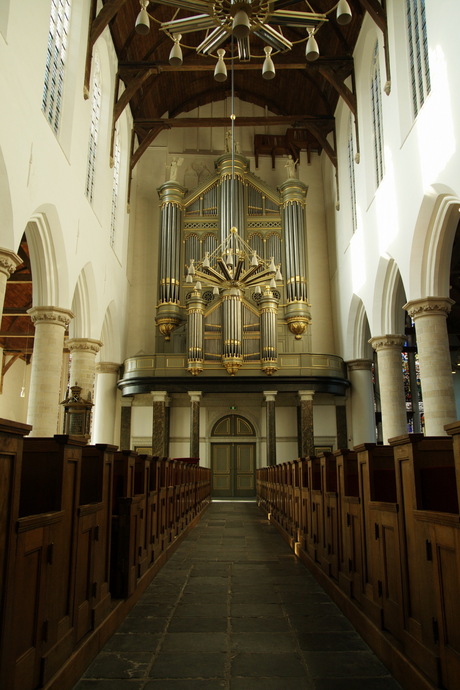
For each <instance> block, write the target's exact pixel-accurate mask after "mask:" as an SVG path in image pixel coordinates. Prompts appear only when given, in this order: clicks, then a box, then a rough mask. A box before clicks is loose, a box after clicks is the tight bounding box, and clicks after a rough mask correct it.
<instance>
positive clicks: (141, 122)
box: [134, 115, 335, 162]
mask: <svg viewBox="0 0 460 690" xmlns="http://www.w3.org/2000/svg"><path fill="white" fill-rule="evenodd" d="M233 122H234V124H235V127H261V126H264V125H266V126H276V125H286V124H289V125H293V124H296V126H298V127H304V126H306V123H308V122H313V123H314V122H318V123H322V124H324V123H327V122H330V124H331V129H332V128H333V126H334V122H335V120H334V118H333V117H328V116H324V117H316V116H308V115H269V116H268V117H264V116H263V115H262V116H260V117H245V116H243V117H237V118H236V119H235V120H234V121H233ZM229 123H230V117H177V118H164V119H158V120H149V119H147V118H136V120H134V127H136V125H138V126H139V127H142V128H144V129H152V128H157V130H158V131H157V134H159V132H160V131H161V130H162V129H166V128H167V129H172V128H174V127H228V126H229ZM136 162H137V161H136Z"/></svg>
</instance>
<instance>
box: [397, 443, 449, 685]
mask: <svg viewBox="0 0 460 690" xmlns="http://www.w3.org/2000/svg"><path fill="white" fill-rule="evenodd" d="M389 442H390V445H391V446H392V447H393V451H394V455H395V468H396V488H397V499H398V503H399V505H400V507H401V510H400V512H399V530H400V543H401V572H402V586H403V595H404V630H403V644H404V649H405V652H406V654H407V655H408V656H409V657H410V658H411V659H413V661H414V662H415V663H416V664H417V666H419V668H421V669H422V670H423V671H424V673H426V675H427V676H428V677H429V678H430V679H431V680H432V681H433V682H434V683H437V684H439V685H441V684H443V685H444V687H446V688H448V689H449V690H451V688H452V690H453V688H454V687H458V685H457V686H454V685H452V684H451V683H450V681H449V676H451V675H452V672H451V671H448V670H446V669H444V675H445V676H446V677H443V672H442V669H441V661H440V656H439V654H440V650H441V647H440V639H441V634H442V635H443V636H445V635H446V631H447V630H450V631H451V635H450V642H449V645H450V643H451V642H453V643H454V644H453V647H454V649H455V646H456V651H455V653H452V655H451V660H452V659H454V657H457V659H458V656H459V655H458V651H459V650H460V639H459V633H458V620H459V618H458V617H457V616H460V605H459V603H458V602H459V598H458V584H459V580H458V564H459V559H460V548H459V508H458V496H457V480H456V472H455V460H454V454H453V444H452V439H451V438H450V437H446V436H439V437H424V436H423V434H407V435H404V436H399V437H397V438H393V439H390V441H389ZM441 629H443V633H440V630H441ZM447 667H450V669H451V670H452V668H453V667H455V662H453V663H452V664H450V663H448V662H447ZM457 680H458V675H457Z"/></svg>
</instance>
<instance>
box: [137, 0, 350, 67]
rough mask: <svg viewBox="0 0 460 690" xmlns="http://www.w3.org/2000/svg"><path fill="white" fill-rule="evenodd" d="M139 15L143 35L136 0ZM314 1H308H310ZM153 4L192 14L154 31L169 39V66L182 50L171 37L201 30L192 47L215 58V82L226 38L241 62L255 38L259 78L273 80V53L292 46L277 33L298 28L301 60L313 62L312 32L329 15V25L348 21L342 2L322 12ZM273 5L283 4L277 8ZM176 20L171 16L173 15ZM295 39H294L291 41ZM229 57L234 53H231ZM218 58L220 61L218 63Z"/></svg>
mask: <svg viewBox="0 0 460 690" xmlns="http://www.w3.org/2000/svg"><path fill="white" fill-rule="evenodd" d="M139 2H140V5H141V11H140V12H139V15H138V17H137V19H136V27H135V28H136V31H137V32H138V33H140V34H146V33H148V31H149V27H150V19H149V15H148V13H147V7H148V5H149V1H148V0H139ZM313 2H314V0H313ZM157 3H158V4H159V5H165V6H167V7H173V8H176V9H184V10H187V11H189V12H191V13H195V14H194V15H193V16H189V17H179V18H174V19H171V20H169V21H165V22H161V24H160V27H161V29H162V30H163V31H165V32H166V33H167V34H168V35H169V36H170V37H171V38H172V40H173V41H174V45H173V47H172V49H171V53H170V57H169V61H170V64H171V65H173V66H178V67H179V66H181V65H182V51H181V49H180V44H179V41H180V39H177V40H176V36H181V35H183V34H186V33H190V34H192V33H195V32H198V31H205V32H206V35H205V38H204V39H203V40H202V41H201V42H200V43H199V45H197V46H196V47H195V50H196V52H197V53H198V54H200V55H212V56H215V55H216V52H217V55H218V59H217V63H216V66H215V69H214V78H215V79H216V81H224V80H225V74H226V71H227V70H226V67H225V62H224V60H223V53H222V54H221V53H220V52H219V51H220V50H223V48H221V46H223V45H224V44H225V43H227V42H228V41H229V40H230V39H231V40H234V41H235V43H236V46H235V47H236V50H237V56H238V58H239V59H240V60H241V61H244V62H247V61H249V60H251V59H253V58H255V57H259V56H260V54H259V56H255V55H253V54H252V51H251V45H250V39H251V37H252V36H254V37H256V38H257V39H259V40H260V41H262V43H264V44H266V45H265V46H264V53H265V57H264V62H263V67H262V76H263V78H264V79H273V78H274V76H275V67H274V64H273V59H272V58H273V55H275V54H277V53H287V52H288V51H290V50H291V49H292V48H293V45H294V43H292V42H291V41H290V40H289V39H288V38H286V36H284V35H283V28H284V27H290V28H294V29H299V28H304V29H306V30H307V36H306V38H305V40H306V44H307V45H306V58H307V60H308V61H309V62H313V61H314V60H317V59H318V58H319V55H320V51H319V47H318V43H317V40H316V33H317V31H318V30H319V29H320V28H321V26H322V25H323V24H325V23H326V22H328V21H330V19H331V16H332V13H335V21H336V22H337V24H338V25H339V26H345V25H346V24H349V23H350V22H351V20H352V13H351V9H350V5H349V3H348V2H347V0H339V1H338V2H337V1H334V0H331V7H330V9H329V10H327V11H326V12H315V10H314V9H313V7H312V5H311V3H310V2H306V5H307V7H308V11H306V12H303V11H299V10H291V9H289V4H290V1H289V0H287V1H286V2H285V1H284V0H283V2H269V1H268V0H225V1H224V0H209V1H208V0H157ZM279 5H285V6H284V7H279ZM174 17H176V15H174ZM297 42H298V41H295V43H297ZM231 57H232V59H234V57H235V55H234V54H233V50H232V56H231ZM221 58H222V59H221Z"/></svg>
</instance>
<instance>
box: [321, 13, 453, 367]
mask: <svg viewBox="0 0 460 690" xmlns="http://www.w3.org/2000/svg"><path fill="white" fill-rule="evenodd" d="M439 9H440V7H439V3H436V2H434V0H427V1H426V14H427V27H428V42H429V53H430V68H431V84H432V87H431V94H430V95H429V96H428V98H427V100H426V102H425V104H424V106H423V107H422V109H421V111H420V112H419V115H418V117H417V119H416V120H415V121H413V119H412V115H411V103H410V93H409V91H408V65H407V60H406V53H405V28H404V7H403V4H402V3H399V2H396V1H393V2H388V3H387V12H388V25H389V50H390V60H391V93H390V94H389V95H388V96H387V95H386V94H385V93H383V94H382V101H383V123H384V147H385V148H384V152H385V177H384V179H383V181H382V183H381V184H380V186H379V188H378V189H377V190H376V189H375V184H374V182H373V180H374V171H373V167H374V164H373V157H372V156H373V152H372V141H371V109H370V100H369V99H370V96H369V84H370V64H371V57H372V51H373V47H374V43H375V40H376V39H377V38H378V40H379V46H380V74H381V83H382V88H383V86H384V85H385V81H386V75H385V66H384V54H383V38H382V34H381V32H380V31H378V30H377V28H376V27H375V25H374V23H373V22H372V20H371V18H370V17H369V15H366V17H365V19H364V22H363V29H362V32H361V35H360V38H359V40H358V43H357V46H356V50H355V53H354V60H355V75H356V89H357V95H358V121H359V132H360V148H361V162H360V164H359V165H357V166H355V175H356V191H357V209H358V219H359V220H358V229H357V231H356V233H355V234H354V235H353V236H352V234H351V210H350V204H349V200H348V199H347V195H349V180H348V161H347V152H346V144H347V135H348V118H349V110H348V108H347V107H346V106H345V104H344V103H343V101H339V105H338V108H337V112H336V118H337V136H338V151H339V157H338V159H339V180H340V190H341V204H340V210H339V211H335V212H333V211H332V205H331V204H330V203H329V204H328V216H327V221H328V235H329V248H330V249H331V250H332V251H333V252H334V254H333V256H331V258H330V266H331V268H332V272H331V286H332V292H333V301H334V308H333V311H334V314H335V316H336V328H337V333H338V345H339V349H340V352H339V354H341V355H342V356H343V357H344V358H345V359H351V358H353V357H354V356H357V353H356V352H355V351H354V350H353V341H352V340H351V339H350V337H349V323H348V319H349V314H350V309H351V305H352V301H353V297H354V296H357V297H359V299H360V300H362V302H363V303H364V306H365V310H366V314H367V317H368V320H369V324H370V330H371V335H380V334H382V333H384V332H392V331H391V330H388V329H391V327H392V321H393V327H396V325H397V324H395V323H394V320H393V317H392V316H391V315H390V314H389V313H388V311H387V310H388V304H385V303H382V301H381V294H382V292H383V290H384V287H385V285H384V281H385V270H386V268H390V267H391V264H392V262H394V263H395V264H396V267H397V269H398V270H399V272H400V274H401V278H402V282H403V288H404V293H405V296H406V298H407V299H408V300H409V299H415V298H418V297H423V296H424V294H421V288H420V286H421V277H422V276H421V273H422V271H421V263H420V256H421V254H422V253H423V252H424V250H426V238H427V236H428V234H429V231H430V230H431V227H430V224H431V220H430V213H431V211H432V209H433V208H434V206H435V204H436V199H437V198H439V195H440V194H442V193H449V194H451V195H452V196H453V198H454V199H455V197H457V198H458V199H460V183H459V180H460V160H459V157H458V155H457V148H458V145H459V141H460V121H459V118H458V115H457V113H458V112H460V110H459V107H460V94H459V90H458V85H457V78H456V75H457V74H458V72H459V68H460V56H459V53H458V50H457V38H456V33H455V27H456V25H457V24H458V22H456V21H455V17H457V19H460V6H458V5H457V4H456V3H449V17H450V20H449V22H446V21H445V15H444V14H443V13H442V12H440V11H439ZM396 41H398V43H397V44H396ZM324 170H325V193H326V195H327V197H329V198H330V194H331V192H332V189H333V183H332V176H331V175H332V170H331V169H330V167H329V166H327V165H325V166H324ZM424 200H428V201H426V202H425V204H426V209H425V207H424V208H423V216H422V217H421V209H422V202H423V201H424ZM377 274H379V278H378V279H376V276H377Z"/></svg>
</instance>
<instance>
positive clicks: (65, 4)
mask: <svg viewBox="0 0 460 690" xmlns="http://www.w3.org/2000/svg"><path fill="white" fill-rule="evenodd" d="M70 9H71V6H70V0H51V12H50V25H49V32H48V49H47V52H46V65H45V79H44V84H43V97H42V111H43V112H44V114H45V115H46V118H47V120H48V122H49V123H50V125H51V127H52V128H53V130H54V132H55V134H57V133H58V131H59V124H60V121H61V112H62V111H61V108H62V97H63V91H64V72H65V65H66V55H67V39H68V32H69V23H70Z"/></svg>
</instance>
